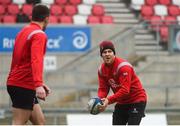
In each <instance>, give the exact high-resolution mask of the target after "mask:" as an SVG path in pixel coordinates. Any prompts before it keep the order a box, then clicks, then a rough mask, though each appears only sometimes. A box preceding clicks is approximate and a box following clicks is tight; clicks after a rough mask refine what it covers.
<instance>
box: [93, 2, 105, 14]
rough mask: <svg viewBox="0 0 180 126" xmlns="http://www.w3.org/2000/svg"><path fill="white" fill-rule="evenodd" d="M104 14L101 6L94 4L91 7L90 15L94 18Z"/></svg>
mask: <svg viewBox="0 0 180 126" xmlns="http://www.w3.org/2000/svg"><path fill="white" fill-rule="evenodd" d="M104 13H105V12H104V7H103V6H102V5H98V4H94V5H93V6H92V14H93V15H94V16H103V15H104Z"/></svg>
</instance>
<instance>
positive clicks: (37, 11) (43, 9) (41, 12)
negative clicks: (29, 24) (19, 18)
mask: <svg viewBox="0 0 180 126" xmlns="http://www.w3.org/2000/svg"><path fill="white" fill-rule="evenodd" d="M49 13H50V12H49V8H48V7H47V6H46V5H44V4H40V3H39V4H36V5H35V6H34V7H33V10H32V21H39V22H42V21H44V19H45V18H46V17H49Z"/></svg>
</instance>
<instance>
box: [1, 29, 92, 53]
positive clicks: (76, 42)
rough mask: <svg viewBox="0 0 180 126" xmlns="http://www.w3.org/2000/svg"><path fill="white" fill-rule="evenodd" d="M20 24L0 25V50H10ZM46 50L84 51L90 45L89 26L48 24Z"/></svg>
mask: <svg viewBox="0 0 180 126" xmlns="http://www.w3.org/2000/svg"><path fill="white" fill-rule="evenodd" d="M21 28H22V26H16V27H15V26H0V52H12V50H13V46H14V40H15V37H16V34H17V33H18V32H19V31H20V30H21ZM45 32H46V33H47V36H48V42H47V52H85V51H88V50H89V49H90V47H91V31H90V28H89V27H61V26H56V27H55V26H48V28H47V30H46V31H45Z"/></svg>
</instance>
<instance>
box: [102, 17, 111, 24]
mask: <svg viewBox="0 0 180 126" xmlns="http://www.w3.org/2000/svg"><path fill="white" fill-rule="evenodd" d="M101 22H102V24H113V17H112V16H102V17H101Z"/></svg>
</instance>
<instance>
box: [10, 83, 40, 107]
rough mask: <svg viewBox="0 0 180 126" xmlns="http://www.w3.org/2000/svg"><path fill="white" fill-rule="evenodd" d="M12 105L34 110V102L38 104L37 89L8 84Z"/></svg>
mask: <svg viewBox="0 0 180 126" xmlns="http://www.w3.org/2000/svg"><path fill="white" fill-rule="evenodd" d="M7 91H8V93H9V95H10V98H11V101H12V106H13V107H14V108H21V109H28V110H33V106H34V104H38V103H39V102H38V100H37V97H36V92H35V90H30V89H26V88H22V87H17V86H9V85H8V86H7Z"/></svg>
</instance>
